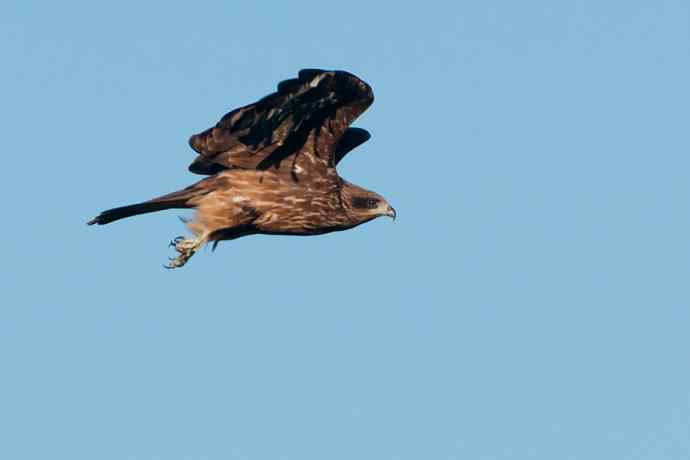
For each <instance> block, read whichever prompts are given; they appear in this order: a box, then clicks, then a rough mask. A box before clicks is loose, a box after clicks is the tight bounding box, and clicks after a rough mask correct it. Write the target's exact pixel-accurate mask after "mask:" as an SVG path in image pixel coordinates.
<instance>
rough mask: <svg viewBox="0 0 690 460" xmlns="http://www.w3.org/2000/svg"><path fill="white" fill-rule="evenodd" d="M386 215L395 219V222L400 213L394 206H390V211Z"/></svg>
mask: <svg viewBox="0 0 690 460" xmlns="http://www.w3.org/2000/svg"><path fill="white" fill-rule="evenodd" d="M386 215H387V216H388V217H391V218H393V221H395V216H397V215H398V213H397V212H395V208H394V207H393V206H390V205H389V206H388V211H386Z"/></svg>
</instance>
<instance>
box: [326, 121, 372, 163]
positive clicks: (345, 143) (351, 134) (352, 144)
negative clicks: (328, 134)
mask: <svg viewBox="0 0 690 460" xmlns="http://www.w3.org/2000/svg"><path fill="white" fill-rule="evenodd" d="M370 138H371V134H369V131H367V130H366V129H362V128H347V129H346V130H345V133H344V134H343V136H342V137H341V138H340V140H339V141H338V145H337V147H336V148H335V157H334V161H335V164H336V165H337V164H338V163H340V160H342V159H343V157H344V156H345V155H347V154H348V153H349V152H350V151H351V150H353V149H355V148H357V147H359V146H360V145H362V144H363V143H365V142H366V141H368V140H369V139H370Z"/></svg>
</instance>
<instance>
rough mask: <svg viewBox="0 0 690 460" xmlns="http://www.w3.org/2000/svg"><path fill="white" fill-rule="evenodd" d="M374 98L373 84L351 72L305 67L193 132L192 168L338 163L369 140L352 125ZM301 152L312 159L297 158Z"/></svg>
mask: <svg viewBox="0 0 690 460" xmlns="http://www.w3.org/2000/svg"><path fill="white" fill-rule="evenodd" d="M373 101H374V95H373V93H372V91H371V87H370V86H369V85H367V84H366V83H365V82H364V81H362V80H360V79H359V78H357V77H356V76H354V75H352V74H350V73H348V72H344V71H325V70H316V69H305V70H301V71H300V72H299V75H298V77H297V78H295V79H291V80H285V81H283V82H281V83H280V84H279V85H278V91H276V92H275V93H272V94H269V95H268V96H266V97H264V98H263V99H261V100H259V101H257V102H255V103H254V104H251V105H247V106H245V107H241V108H239V109H236V110H233V111H232V112H230V113H228V114H226V115H225V116H223V118H221V119H220V121H219V122H218V123H217V124H216V125H215V126H214V127H212V128H209V129H207V130H206V131H204V132H202V133H199V134H196V135H194V136H192V137H191V138H190V139H189V145H190V146H191V147H192V148H193V149H194V150H195V151H196V152H197V153H198V154H199V156H198V157H197V158H196V159H195V160H194V162H192V164H191V165H190V166H189V170H190V171H192V172H194V173H198V174H215V173H216V172H219V171H221V170H222V169H226V168H245V169H261V170H265V169H269V168H274V169H276V170H278V171H285V172H291V171H292V173H293V174H294V171H293V170H291V168H295V167H299V168H300V171H305V170H306V172H307V173H308V172H309V170H310V169H315V168H320V167H327V168H331V167H335V164H336V163H337V162H338V161H339V160H340V159H341V158H342V156H343V155H345V153H347V152H348V151H350V150H352V149H353V148H354V147H356V146H357V145H359V144H361V143H362V142H364V141H365V140H366V139H368V133H366V131H364V130H359V129H355V128H352V129H349V130H348V127H349V125H350V124H351V123H352V122H353V121H354V120H355V119H356V118H357V117H358V116H359V115H360V114H361V113H362V112H364V111H365V110H366V109H367V107H369V106H370V105H371V103H372V102H373ZM346 133H348V134H347V135H345V134H346ZM364 133H366V136H365V135H364ZM365 137H366V139H365ZM300 155H304V156H305V157H306V158H307V159H308V160H309V161H304V160H303V161H298V158H297V157H298V156H300ZM285 160H287V161H285ZM310 165H314V166H310Z"/></svg>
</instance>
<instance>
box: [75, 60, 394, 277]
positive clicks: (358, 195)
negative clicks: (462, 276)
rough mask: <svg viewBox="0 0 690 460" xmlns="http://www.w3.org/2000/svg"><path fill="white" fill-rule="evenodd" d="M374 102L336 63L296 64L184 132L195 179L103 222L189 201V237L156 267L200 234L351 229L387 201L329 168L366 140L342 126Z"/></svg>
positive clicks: (381, 212) (173, 261) (184, 254)
mask: <svg viewBox="0 0 690 460" xmlns="http://www.w3.org/2000/svg"><path fill="white" fill-rule="evenodd" d="M373 102H374V94H373V91H372V89H371V86H369V85H368V84H367V83H366V82H364V81H363V80H361V79H360V78H359V77H357V76H355V75H353V74H351V73H349V72H347V71H344V70H321V69H303V70H300V71H299V73H298V75H297V78H291V79H288V80H284V81H282V82H280V83H279V84H278V87H277V90H276V91H275V92H273V93H271V94H268V95H267V96H265V97H263V98H261V99H260V100H258V101H256V102H254V103H252V104H249V105H246V106H244V107H240V108H238V109H235V110H232V111H231V112H229V113H227V114H225V115H224V116H223V117H222V118H221V119H220V121H218V122H217V123H216V125H215V126H213V127H211V128H209V129H207V130H205V131H203V132H201V133H198V134H195V135H193V136H191V137H190V139H189V145H190V147H191V148H192V149H193V150H194V151H195V152H196V155H197V156H196V158H195V159H194V161H192V163H191V164H190V165H189V168H188V169H189V171H190V172H192V173H194V174H199V175H205V176H208V177H205V178H204V179H201V180H200V181H198V182H196V183H194V184H192V185H190V186H188V187H186V188H183V189H182V190H178V191H176V192H172V193H169V194H166V195H162V196H159V197H157V198H153V199H151V200H148V201H144V202H141V203H137V204H132V205H128V206H122V207H116V208H113V209H108V210H106V211H103V212H101V213H100V214H98V215H97V216H96V217H94V218H93V219H91V220H90V221H88V222H87V224H88V225H95V224H97V225H105V224H109V223H111V222H115V221H117V220H120V219H124V218H126V217H131V216H136V215H139V214H145V213H150V212H155V211H161V210H165V209H186V208H192V209H194V210H196V213H195V216H194V218H193V219H189V220H188V219H183V221H184V222H185V223H186V225H187V228H188V229H189V231H190V232H191V234H192V236H189V237H183V236H179V237H177V238H175V239H173V240H172V241H171V242H170V246H172V247H174V248H175V251H176V252H177V255H176V257H172V258H170V260H169V263H168V264H166V265H165V267H166V268H171V269H172V268H179V267H182V266H184V265H185V264H186V263H187V262H188V261H189V259H190V258H191V257H192V256H193V255H194V254H195V253H196V252H197V251H198V250H199V248H201V247H202V246H204V245H205V244H207V243H212V245H213V249H215V248H216V246H217V245H218V243H219V242H220V241H228V240H234V239H237V238H240V237H243V236H248V235H256V234H263V235H307V236H308V235H320V234H325V233H330V232H335V231H342V230H347V229H351V228H353V227H356V226H358V225H361V224H363V223H365V222H368V221H371V220H373V219H376V218H378V217H382V216H388V217H391V218H392V219H393V220H395V217H396V215H397V213H396V210H395V209H394V208H393V207H392V206H391V205H390V204H389V203H388V201H386V199H385V198H384V197H383V196H381V195H379V194H378V193H375V192H373V191H370V190H367V189H365V188H363V187H360V186H357V185H355V184H353V183H350V182H348V181H347V180H345V179H343V178H342V177H340V176H339V175H338V172H337V168H336V167H337V165H338V163H339V162H340V161H341V160H342V159H343V157H345V155H347V154H348V153H349V152H351V151H352V150H353V149H354V148H356V147H358V146H359V145H361V144H362V143H364V142H366V141H367V140H369V138H370V137H371V135H370V133H369V132H368V131H366V130H365V129H362V128H356V127H351V126H350V125H351V124H352V122H353V121H354V120H355V119H356V118H357V117H359V115H361V114H362V113H363V112H364V111H365V110H366V109H367V108H368V107H369V106H370V105H371V104H372V103H373Z"/></svg>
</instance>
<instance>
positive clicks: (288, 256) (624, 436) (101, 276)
mask: <svg viewBox="0 0 690 460" xmlns="http://www.w3.org/2000/svg"><path fill="white" fill-rule="evenodd" d="M0 55H2V56H3V71H2V72H1V73H0V83H2V84H0V96H1V97H2V101H3V102H2V104H1V106H0V122H1V124H2V126H3V134H4V135H3V139H4V146H3V151H4V156H3V158H4V159H5V162H4V170H3V171H4V174H3V180H2V184H1V185H0V187H2V192H3V193H2V196H3V197H4V198H5V199H4V203H3V214H4V219H3V227H4V243H5V244H4V247H3V251H2V253H3V256H2V257H3V259H4V260H3V263H2V268H1V269H0V270H2V276H1V277H0V283H1V287H2V292H3V293H4V296H3V298H4V302H3V306H2V307H1V308H0V366H1V369H2V378H0V432H1V433H2V438H3V441H2V442H1V443H0V458H7V459H14V460H19V459H46V458H50V459H70V460H78V459H94V458H98V459H132V460H134V459H137V460H139V459H141V460H144V459H146V460H148V459H190V460H194V459H248V460H261V459H295V460H310V459H315V460H316V459H319V460H321V459H324V458H327V459H353V458H357V459H376V460H381V459H398V460H402V459H405V460H406V459H410V460H412V459H465V458H471V459H487V460H488V459H516V458H518V459H544V460H553V459H586V460H593V459H605V460H612V459H650V460H651V459H654V460H658V459H687V458H689V457H690V436H688V433H690V366H689V363H690V335H689V334H688V328H689V326H690V308H689V307H690V283H688V275H689V273H690V243H689V241H690V217H689V213H688V208H689V204H690V202H689V201H690V200H689V197H690V181H689V180H688V176H689V171H690V162H689V161H688V152H689V147H690V137H689V134H688V133H689V131H688V129H687V126H688V117H689V115H690V114H689V113H688V107H690V90H689V89H688V82H689V81H690V4H688V3H687V2H686V1H680V0H679V1H665V0H659V1H655V2H642V1H608V2H600V1H571V2H549V1H531V0H528V1H524V2H508V1H493V0H488V1H461V2H445V3H444V2H434V1H428V2H419V3H416V4H399V5H395V6H393V4H391V3H384V2H379V3H376V2H361V1H356V0H355V1H350V2H346V3H327V2H300V1H296V2H283V3H278V2H275V3H268V2H264V3H262V2H229V1H228V2H196V3H194V4H191V3H189V4H182V3H174V2H172V3H170V2H149V3H144V4H142V3H140V2H131V1H121V2H107V3H106V2H101V3H100V4H98V3H96V2H88V3H87V2H85V3H79V2H70V1H67V2H42V3H41V2H32V1H25V2H13V1H10V2H5V3H3V6H2V7H0ZM303 67H322V68H338V69H346V70H349V71H351V72H353V73H355V74H357V75H359V76H360V77H362V78H363V79H365V80H366V81H367V82H369V83H370V84H371V85H372V87H373V88H374V92H375V94H376V102H375V103H374V105H373V106H372V107H371V108H370V109H369V111H368V112H367V113H365V114H364V115H363V116H362V117H361V118H360V119H359V120H358V121H357V123H356V124H357V125H358V126H362V127H365V128H367V129H368V130H369V131H371V132H372V134H373V137H372V139H371V140H370V141H369V142H367V143H366V144H365V145H363V146H362V147H360V148H358V149H357V150H356V151H355V152H353V153H352V154H350V155H349V156H348V158H347V159H346V160H344V161H343V163H341V166H340V167H339V171H340V173H341V175H343V176H344V177H345V178H347V179H348V180H350V181H352V182H354V183H356V184H359V185H362V186H364V187H366V188H369V189H372V190H374V191H377V192H379V193H381V194H382V195H384V196H385V197H386V198H388V200H389V201H390V202H391V203H392V204H393V205H394V206H395V207H396V209H397V210H398V220H397V221H396V222H395V223H392V222H390V220H387V219H386V220H384V219H380V220H377V221H374V222H371V223H369V224H366V225H363V226H361V227H358V228H356V229H354V230H352V231H348V232H341V233H336V234H330V235H325V236H320V237H312V238H294V237H293V238H290V237H262V236H258V237H251V238H245V239H241V240H237V241H234V242H231V243H224V244H221V245H220V247H219V249H218V250H217V251H216V252H215V253H211V251H210V250H207V251H203V252H202V253H200V254H199V255H197V256H196V257H194V259H192V260H191V261H190V263H189V265H187V266H186V267H185V268H184V269H181V270H178V271H174V272H170V271H166V270H164V269H162V268H161V265H162V263H164V262H165V261H166V260H167V259H166V257H167V256H168V255H171V252H170V250H169V249H167V248H166V245H167V243H168V241H169V240H170V239H171V238H173V237H175V236H177V235H180V234H182V233H183V232H184V229H183V226H182V224H181V223H180V222H179V221H178V219H177V215H179V214H181V212H178V211H168V212H165V213H157V214H151V215H147V216H140V217H138V218H134V219H131V220H127V221H123V222H118V223H116V224H112V225H109V226H105V227H99V228H93V227H87V226H86V225H84V222H85V221H86V220H88V219H89V218H91V217H93V215H94V214H96V213H97V212H98V211H101V210H103V209H105V208H109V207H112V206H117V205H124V204H129V203H132V202H137V201H140V200H143V199H147V198H150V197H153V196H156V195H160V194H162V193H166V192H169V191H173V190H176V189H178V188H181V187H183V186H186V185H188V184H190V183H192V182H193V181H195V180H196V179H197V178H196V177H194V176H192V175H191V174H189V173H188V172H187V171H186V167H187V164H188V163H189V162H190V161H191V159H192V158H193V155H192V152H191V150H190V149H189V148H188V146H187V138H188V137H189V135H190V134H192V133H195V132H198V131H201V130H203V129H205V128H207V127H209V126H211V125H212V124H213V123H215V121H216V120H217V119H218V118H219V117H220V116H221V115H222V114H224V113H225V112H226V111H228V110H230V109H232V108H235V107H237V106H240V105H244V104H246V103H249V102H252V101H254V100H256V99H258V98H259V97H261V96H263V95H264V94H266V93H268V92H269V91H271V90H272V89H273V88H274V86H275V84H276V83H277V82H278V81H280V80H283V79H285V78H290V77H291V76H294V75H295V74H296V72H297V71H298V70H299V69H300V68H303Z"/></svg>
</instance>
